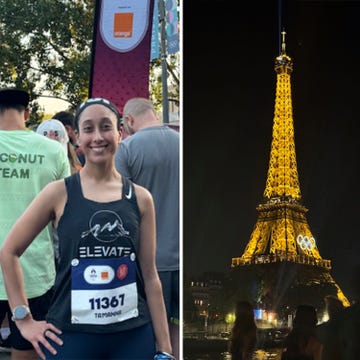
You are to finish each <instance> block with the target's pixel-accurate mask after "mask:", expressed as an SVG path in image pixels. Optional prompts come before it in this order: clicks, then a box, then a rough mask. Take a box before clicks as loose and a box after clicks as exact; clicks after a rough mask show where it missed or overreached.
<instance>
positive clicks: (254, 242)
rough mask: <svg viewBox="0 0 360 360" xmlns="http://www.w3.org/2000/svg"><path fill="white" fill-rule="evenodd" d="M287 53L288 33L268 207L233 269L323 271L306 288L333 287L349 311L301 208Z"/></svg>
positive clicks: (279, 66) (278, 65)
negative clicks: (286, 265)
mask: <svg viewBox="0 0 360 360" xmlns="http://www.w3.org/2000/svg"><path fill="white" fill-rule="evenodd" d="M285 48H286V47H285V32H284V31H283V32H282V48H281V54H280V55H279V56H278V57H277V58H276V59H275V71H276V74H277V83H276V98H275V110H274V121H273V133H272V143H271V151H270V161H269V169H268V174H267V180H266V186H265V191H264V202H263V203H262V204H260V205H258V207H257V211H258V213H259V215H258V220H257V222H256V224H255V226H254V229H253V232H252V234H251V236H250V240H249V242H248V244H247V246H246V248H245V251H244V253H243V255H242V256H241V257H236V258H232V263H231V267H232V268H237V267H239V266H246V265H261V264H276V263H294V264H300V265H301V266H302V265H305V266H306V269H307V270H309V268H310V269H314V268H317V269H318V270H319V271H318V272H317V274H318V275H316V276H315V278H314V277H313V278H312V279H310V278H309V277H308V278H307V280H306V281H305V282H307V283H311V281H313V282H314V283H326V284H331V285H332V287H333V288H335V289H336V291H335V292H336V295H337V296H338V298H340V299H341V300H342V301H343V303H344V304H345V305H349V302H348V300H347V299H346V297H345V296H344V294H343V293H342V291H341V289H340V288H339V286H338V285H337V284H336V283H335V281H334V280H333V279H332V277H331V275H330V273H329V271H330V269H331V262H330V260H324V259H322V257H321V256H320V253H319V250H318V247H317V244H316V240H315V238H314V236H313V234H312V233H311V230H310V227H309V225H308V223H307V220H306V216H305V214H306V212H307V209H306V208H305V207H304V206H303V205H302V203H301V191H300V185H299V177H298V171H297V163H296V152H295V141H294V123H293V112H292V100H291V82H290V76H291V72H292V66H293V63H292V60H291V58H290V57H289V56H288V55H287V54H286V51H285V50H286V49H285ZM319 274H321V275H319Z"/></svg>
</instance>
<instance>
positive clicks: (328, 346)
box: [317, 264, 360, 360]
mask: <svg viewBox="0 0 360 360" xmlns="http://www.w3.org/2000/svg"><path fill="white" fill-rule="evenodd" d="M359 277H360V265H359V264H355V265H354V269H353V273H352V277H351V279H350V285H351V288H352V290H353V296H354V298H353V302H352V304H351V305H350V306H348V307H344V306H342V302H341V301H340V300H338V299H337V297H335V296H327V297H325V304H326V307H327V310H328V313H329V320H328V321H327V322H325V323H322V324H321V325H318V328H317V332H318V336H319V339H320V341H321V342H322V344H323V346H324V349H323V359H324V360H333V359H336V360H353V359H357V358H359V354H360V341H359V339H360V302H359V300H358V299H359V297H360V282H359Z"/></svg>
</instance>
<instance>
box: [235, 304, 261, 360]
mask: <svg viewBox="0 0 360 360" xmlns="http://www.w3.org/2000/svg"><path fill="white" fill-rule="evenodd" d="M256 333H257V327H256V323H255V319H254V309H253V307H252V305H251V304H250V303H249V302H248V301H238V302H237V304H236V309H235V323H234V326H233V328H232V330H231V336H230V343H229V351H230V353H231V356H232V359H233V360H247V359H252V354H253V352H254V350H255V346H256V342H257V334H256Z"/></svg>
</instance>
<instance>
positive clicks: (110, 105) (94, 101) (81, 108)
mask: <svg viewBox="0 0 360 360" xmlns="http://www.w3.org/2000/svg"><path fill="white" fill-rule="evenodd" d="M94 104H100V105H104V106H106V107H107V108H108V109H110V110H111V111H112V112H113V113H114V114H115V115H116V117H117V122H118V124H120V121H121V115H120V113H119V110H118V108H117V106H116V105H115V104H114V103H112V102H111V101H109V100H107V99H104V98H99V97H98V98H90V99H87V100H86V101H84V102H83V103H81V104H80V106H79V107H78V108H77V110H76V113H75V125H76V127H78V123H79V116H80V114H81V113H82V112H83V111H84V110H85V109H86V108H87V107H88V106H90V105H94ZM118 126H119V125H118Z"/></svg>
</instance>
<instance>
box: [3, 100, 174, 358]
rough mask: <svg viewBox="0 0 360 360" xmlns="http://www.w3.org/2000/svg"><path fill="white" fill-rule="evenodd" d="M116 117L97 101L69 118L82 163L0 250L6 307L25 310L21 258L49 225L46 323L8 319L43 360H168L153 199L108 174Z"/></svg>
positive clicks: (48, 190)
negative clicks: (52, 238) (52, 264)
mask: <svg viewBox="0 0 360 360" xmlns="http://www.w3.org/2000/svg"><path fill="white" fill-rule="evenodd" d="M119 123H120V115H119V112H118V110H117V108H116V106H115V105H114V104H113V103H111V102H110V101H108V100H106V99H102V98H95V99H88V100H87V101H85V102H84V103H82V104H81V105H80V106H79V108H78V110H77V112H76V114H75V126H76V129H77V131H78V137H79V143H80V145H81V146H82V148H83V151H84V154H85V157H86V161H85V165H84V167H83V168H82V169H81V170H80V171H79V172H77V173H75V174H73V175H72V176H70V177H68V178H66V179H65V180H60V181H55V182H52V183H50V184H48V185H47V186H46V187H45V188H44V189H43V191H41V193H40V194H39V195H38V196H37V197H36V198H35V199H34V201H33V202H32V203H31V205H30V206H29V207H28V208H27V210H26V211H25V212H24V213H23V215H21V216H20V218H19V219H18V221H17V222H16V223H15V225H14V226H13V228H12V230H11V231H10V233H9V235H8V237H7V238H6V240H5V243H4V245H3V246H2V248H1V250H0V263H1V267H2V271H3V276H4V280H5V284H6V290H7V293H8V296H9V302H10V304H11V306H12V307H19V306H20V307H21V306H22V307H25V308H27V306H28V303H27V299H26V297H25V293H24V286H23V275H22V271H21V268H20V264H19V257H20V256H21V255H22V253H23V251H24V250H25V249H26V248H27V246H29V244H31V243H32V241H33V239H34V237H35V236H36V234H37V233H38V232H39V231H41V229H42V228H43V227H44V226H46V224H48V223H49V222H52V223H53V225H54V226H55V227H56V228H57V231H58V234H59V253H60V257H59V263H58V270H57V274H56V280H55V286H54V295H53V297H52V300H51V304H50V307H49V311H48V313H47V316H46V321H38V320H37V319H36V318H35V317H34V316H33V314H32V312H31V311H30V312H27V313H26V316H23V317H22V318H20V319H16V318H15V321H16V324H17V326H18V328H19V329H20V332H21V334H22V335H23V336H24V337H25V338H26V339H27V340H28V341H29V342H30V343H31V344H32V345H33V346H34V348H35V349H36V350H37V352H38V355H39V356H40V357H41V358H42V359H45V357H46V359H79V358H81V359H137V360H139V359H143V360H145V359H147V360H148V359H152V358H153V357H154V354H155V352H156V351H157V352H158V353H157V354H156V356H155V358H161V359H174V357H173V356H172V355H171V353H172V348H171V343H170V337H169V331H168V326H167V320H166V309H165V305H164V301H163V294H162V288H161V282H160V279H159V276H158V274H157V271H156V265H155V247H156V241H155V239H156V236H155V210H154V204H153V200H152V197H151V194H150V192H149V191H148V190H146V189H145V188H143V187H141V186H139V185H136V184H134V183H132V182H131V181H129V180H128V179H127V178H125V177H123V176H122V175H121V174H120V173H119V172H117V171H116V169H115V166H114V156H115V151H116V149H117V146H118V143H119V141H120V134H119V132H118V128H119V126H120V124H119Z"/></svg>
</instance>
